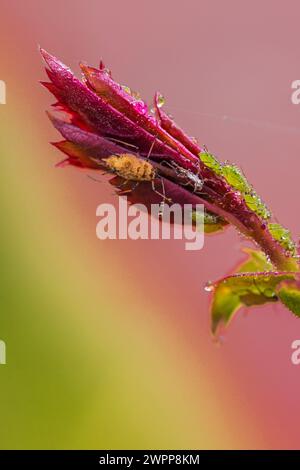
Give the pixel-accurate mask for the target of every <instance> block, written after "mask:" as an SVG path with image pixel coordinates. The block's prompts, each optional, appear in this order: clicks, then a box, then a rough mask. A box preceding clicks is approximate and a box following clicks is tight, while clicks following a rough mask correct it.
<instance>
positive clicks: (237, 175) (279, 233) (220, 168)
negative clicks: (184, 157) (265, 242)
mask: <svg viewBox="0 0 300 470" xmlns="http://www.w3.org/2000/svg"><path fill="white" fill-rule="evenodd" d="M154 144H155V139H154V141H153V143H152V145H151V148H150V150H149V153H148V155H147V157H146V158H141V157H139V156H137V155H134V154H132V153H124V154H119V155H111V156H110V157H108V158H105V159H103V162H104V164H105V166H106V168H107V169H108V170H109V171H111V172H113V173H115V174H116V175H118V176H119V177H121V178H122V179H124V182H125V183H127V182H129V181H130V182H132V181H133V182H135V183H136V185H135V186H134V187H132V188H131V189H130V191H133V190H134V189H135V187H136V186H137V185H138V184H139V183H141V182H150V183H151V185H152V190H153V191H154V192H155V193H156V194H158V195H159V196H161V197H162V206H163V204H164V203H165V202H166V201H168V202H171V201H170V199H168V198H167V197H166V194H165V188H164V182H163V178H161V176H160V174H159V173H158V170H157V168H155V166H154V165H153V164H152V163H151V162H150V161H149V159H150V156H151V152H152V150H153V146H154ZM199 158H200V159H201V161H202V163H204V165H205V166H206V167H207V168H210V169H211V170H212V171H213V172H214V173H215V174H217V175H218V176H220V177H223V178H224V179H225V180H226V181H227V183H228V184H229V185H230V186H231V187H232V188H234V189H235V190H236V191H239V193H240V194H241V195H242V197H243V199H244V200H245V203H246V205H247V206H248V207H249V209H251V210H252V211H253V212H255V213H256V214H257V215H258V216H259V217H261V218H263V219H265V220H266V221H267V220H268V219H270V217H271V213H270V211H269V209H268V208H267V207H266V205H265V204H264V203H263V202H262V200H261V199H260V197H259V196H258V195H257V193H256V192H255V191H254V189H253V187H252V186H251V185H250V183H249V182H248V181H247V179H246V177H245V176H244V174H243V173H242V171H241V170H240V169H239V168H238V167H237V166H236V165H230V164H228V163H220V162H219V161H218V159H217V158H216V157H215V156H214V155H213V154H211V153H209V152H207V151H206V149H205V152H203V153H200V155H199ZM161 165H162V166H168V167H170V168H171V169H172V170H174V171H175V173H176V175H177V176H178V177H179V178H181V180H182V182H181V185H182V186H191V187H192V188H193V191H194V192H195V193H201V191H202V189H203V185H204V180H203V179H202V178H201V175H200V169H199V172H198V174H195V173H193V172H191V171H189V170H186V169H184V168H182V167H181V166H179V165H178V164H177V163H175V162H168V161H162V162H161ZM156 178H161V187H162V192H160V191H158V190H157V188H156V187H155V179H156ZM267 226H268V229H269V231H270V233H271V235H272V236H273V238H274V239H275V240H276V241H278V242H279V243H280V244H281V245H282V246H283V247H284V249H285V250H286V251H288V252H290V253H291V254H292V255H295V254H296V246H295V244H294V242H293V240H292V238H291V235H290V232H289V231H288V230H287V229H285V228H284V227H282V226H281V225H279V224H274V223H268V224H267Z"/></svg>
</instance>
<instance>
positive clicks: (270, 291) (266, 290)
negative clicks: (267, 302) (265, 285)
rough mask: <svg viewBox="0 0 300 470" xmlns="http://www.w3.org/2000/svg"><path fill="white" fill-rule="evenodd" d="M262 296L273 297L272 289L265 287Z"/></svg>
mask: <svg viewBox="0 0 300 470" xmlns="http://www.w3.org/2000/svg"><path fill="white" fill-rule="evenodd" d="M264 296H265V297H269V298H271V297H274V296H275V294H274V291H273V290H272V289H265V290H264Z"/></svg>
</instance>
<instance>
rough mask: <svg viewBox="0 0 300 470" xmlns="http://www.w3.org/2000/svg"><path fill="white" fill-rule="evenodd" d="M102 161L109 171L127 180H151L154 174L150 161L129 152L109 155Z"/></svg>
mask: <svg viewBox="0 0 300 470" xmlns="http://www.w3.org/2000/svg"><path fill="white" fill-rule="evenodd" d="M103 161H104V162H105V163H106V166H107V167H108V169H109V170H110V171H113V172H114V173H116V174H117V175H118V176H120V177H121V178H124V179H125V180H127V181H138V182H140V181H153V180H154V178H155V176H156V172H155V169H154V167H153V165H151V163H150V162H148V161H147V160H143V159H142V158H139V157H137V156H136V155H133V154H130V153H123V154H121V155H111V156H110V157H108V158H104V159H103Z"/></svg>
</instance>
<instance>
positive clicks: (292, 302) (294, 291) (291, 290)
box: [278, 282, 300, 317]
mask: <svg viewBox="0 0 300 470" xmlns="http://www.w3.org/2000/svg"><path fill="white" fill-rule="evenodd" d="M299 287H300V286H299V285H298V283H296V282H283V283H282V284H281V285H280V288H279V290H278V297H279V299H280V300H281V302H282V303H283V304H284V305H285V306H286V307H287V308H288V309H289V310H290V311H291V312H292V313H294V314H295V315H296V316H297V317H300V288H299Z"/></svg>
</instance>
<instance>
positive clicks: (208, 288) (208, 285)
mask: <svg viewBox="0 0 300 470" xmlns="http://www.w3.org/2000/svg"><path fill="white" fill-rule="evenodd" d="M214 288H215V286H214V285H213V283H212V282H211V281H208V282H207V283H206V284H205V286H204V290H205V291H206V292H212V291H213V290H214Z"/></svg>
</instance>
